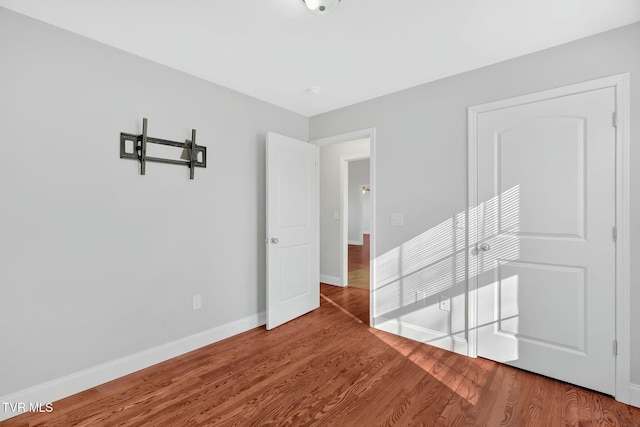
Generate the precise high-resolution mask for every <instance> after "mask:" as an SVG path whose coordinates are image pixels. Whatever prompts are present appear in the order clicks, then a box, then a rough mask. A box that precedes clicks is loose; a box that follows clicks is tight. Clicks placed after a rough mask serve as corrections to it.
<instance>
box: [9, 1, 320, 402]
mask: <svg viewBox="0 0 640 427" xmlns="http://www.w3.org/2000/svg"><path fill="white" fill-rule="evenodd" d="M0 58H2V59H1V62H2V65H1V66H0V117H1V122H2V124H1V125H0V144H1V145H0V147H1V154H0V286H1V290H2V296H1V297H0V324H1V325H3V332H2V335H1V336H0V396H2V395H5V394H9V393H12V392H15V391H17V390H21V389H23V388H26V387H29V386H33V385H36V384H40V383H43V382H46V381H49V380H52V379H54V378H58V377H62V376H64V375H68V374H71V373H74V372H77V371H80V370H82V369H85V368H89V367H92V366H95V365H98V364H102V363H105V362H108V361H111V360H114V359H116V358H119V357H122V356H126V355H130V354H133V353H136V352H139V351H142V350H145V349H148V348H151V347H153V346H157V345H160V344H164V343H168V342H172V341H175V340H178V339H180V338H183V337H186V336H189V335H191V334H195V333H198V332H200V331H205V330H209V329H211V328H214V327H217V326H220V325H225V324H228V323H230V322H233V321H236V320H239V319H244V318H247V317H250V316H256V315H257V314H258V313H260V312H263V311H264V310H265V291H264V283H265V262H264V258H265V251H264V242H263V239H264V234H265V225H264V223H265V217H264V206H265V188H264V173H265V167H264V162H265V158H264V149H265V142H264V141H265V132H266V131H267V130H270V131H275V132H278V133H281V134H285V135H289V136H292V137H295V138H299V139H302V140H307V139H308V119H307V118H305V117H303V116H300V115H297V114H293V113H291V112H288V111H285V110H282V109H280V108H276V107H274V106H272V105H269V104H266V103H264V102H261V101H258V100H255V99H253V98H250V97H247V96H244V95H241V94H238V93H236V92H233V91H230V90H228V89H225V88H222V87H220V86H216V85H213V84H211V83H207V82H205V81H203V80H200V79H197V78H194V77H191V76H188V75H186V74H183V73H180V72H178V71H174V70H171V69H169V68H166V67H164V66H160V65H158V64H155V63H152V62H149V61H146V60H143V59H140V58H138V57H135V56H132V55H129V54H127V53H123V52H121V51H118V50H115V49H112V48H109V47H106V46H105V45H102V44H100V43H97V42H94V41H91V40H88V39H85V38H82V37H80V36H77V35H74V34H72V33H69V32H66V31H62V30H59V29H57V28H54V27H52V26H49V25H47V24H43V23H41V22H38V21H35V20H32V19H29V18H26V17H23V16H21V15H17V14H15V13H13V12H10V11H8V10H6V9H2V8H0ZM142 117H148V118H149V134H150V135H151V136H156V137H160V138H166V139H173V140H184V139H185V138H188V137H189V136H190V131H191V128H195V129H197V137H198V139H197V140H198V143H199V144H201V145H206V146H207V148H208V157H209V158H208V166H207V168H206V169H196V174H195V181H189V179H188V169H187V168H186V167H180V166H172V165H160V164H156V163H150V164H148V166H147V175H146V176H140V175H139V172H138V165H137V163H136V162H135V161H133V160H121V159H120V158H119V154H118V153H119V151H118V144H119V134H120V132H121V131H123V132H131V133H140V132H141V121H142ZM194 294H201V295H202V305H203V306H202V309H201V310H199V311H192V308H191V298H192V295H194Z"/></svg>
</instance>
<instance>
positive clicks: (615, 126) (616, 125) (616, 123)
mask: <svg viewBox="0 0 640 427" xmlns="http://www.w3.org/2000/svg"><path fill="white" fill-rule="evenodd" d="M613 127H614V128H617V127H618V113H617V112H615V111H614V112H613Z"/></svg>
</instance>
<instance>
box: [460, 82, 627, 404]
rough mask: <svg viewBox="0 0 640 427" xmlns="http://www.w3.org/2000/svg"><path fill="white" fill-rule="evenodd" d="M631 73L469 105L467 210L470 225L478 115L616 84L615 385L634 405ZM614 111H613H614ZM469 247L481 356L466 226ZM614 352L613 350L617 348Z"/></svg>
mask: <svg viewBox="0 0 640 427" xmlns="http://www.w3.org/2000/svg"><path fill="white" fill-rule="evenodd" d="M629 80H630V77H629V73H623V74H617V75H613V76H608V77H603V78H599V79H595V80H590V81H586V82H582V83H577V84H572V85H568V86H563V87H558V88H554V89H550V90H545V91H541V92H536V93H532V94H528V95H523V96H518V97H514V98H509V99H504V100H500V101H495V102H490V103H486V104H481V105H475V106H472V107H469V108H468V140H467V141H468V156H469V158H468V209H467V212H466V222H467V224H469V215H470V212H471V211H472V209H473V208H474V207H476V206H477V205H478V194H477V182H478V175H477V174H478V170H477V161H478V147H477V136H478V135H477V124H478V115H479V114H481V113H486V112H489V111H493V110H498V109H502V108H508V107H513V106H517V105H522V104H526V103H532V102H538V101H543V100H546V99H552V98H558V97H562V96H568V95H573V94H577V93H581V92H588V91H593V90H598V89H604V88H614V90H615V103H616V112H615V114H616V115H615V116H612V120H614V121H615V123H616V152H615V155H616V165H615V166H616V176H615V186H616V189H615V192H616V193H615V194H616V201H615V203H616V206H615V209H616V224H615V227H616V229H617V240H616V242H615V249H616V262H615V276H616V279H615V290H616V299H615V305H616V307H615V311H616V319H615V323H616V340H617V355H616V362H615V364H616V366H615V372H616V385H615V398H616V400H618V401H621V402H624V403H627V404H630V403H631V402H630V400H631V306H630V301H631V283H630V249H629V236H630V228H629V216H630V213H629V182H630V178H629V174H630V171H629V145H630V138H629V131H630V120H629V106H630V93H629ZM612 113H613V112H612ZM466 242H467V251H466V255H465V263H466V269H467V295H468V310H467V343H468V353H467V354H468V355H469V356H471V357H477V342H478V341H477V340H478V337H477V330H476V328H477V326H478V322H477V319H478V317H477V316H478V299H477V293H476V291H477V289H478V280H477V278H476V277H470V275H469V271H470V269H469V266H470V256H469V253H470V251H471V249H472V247H471V245H473V244H475V242H470V241H469V229H468V227H467V228H466ZM612 351H613V349H612Z"/></svg>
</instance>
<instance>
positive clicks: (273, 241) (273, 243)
mask: <svg viewBox="0 0 640 427" xmlns="http://www.w3.org/2000/svg"><path fill="white" fill-rule="evenodd" d="M278 242H279V240H278V238H277V237H272V238H271V244H272V245H277V244H278Z"/></svg>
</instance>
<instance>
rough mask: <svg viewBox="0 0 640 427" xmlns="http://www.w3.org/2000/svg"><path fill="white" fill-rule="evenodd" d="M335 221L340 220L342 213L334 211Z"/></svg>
mask: <svg viewBox="0 0 640 427" xmlns="http://www.w3.org/2000/svg"><path fill="white" fill-rule="evenodd" d="M333 219H335V220H336V221H337V220H339V219H340V212H338V211H333Z"/></svg>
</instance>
